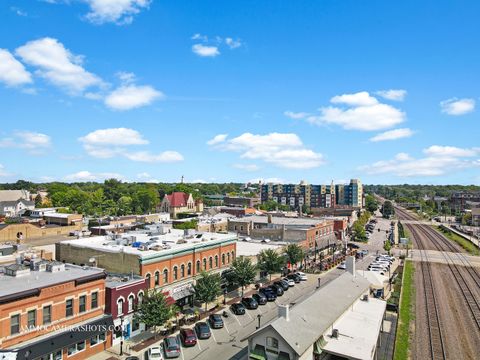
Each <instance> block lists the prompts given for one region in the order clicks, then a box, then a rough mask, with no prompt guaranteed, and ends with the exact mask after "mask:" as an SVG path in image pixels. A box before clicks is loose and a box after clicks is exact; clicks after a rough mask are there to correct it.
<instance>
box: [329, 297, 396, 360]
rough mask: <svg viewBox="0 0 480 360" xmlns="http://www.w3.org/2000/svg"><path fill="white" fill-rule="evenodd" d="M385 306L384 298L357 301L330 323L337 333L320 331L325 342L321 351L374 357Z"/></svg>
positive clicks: (347, 356)
mask: <svg viewBox="0 0 480 360" xmlns="http://www.w3.org/2000/svg"><path fill="white" fill-rule="evenodd" d="M386 306H387V303H386V302H385V301H383V300H378V299H374V298H369V299H368V301H357V302H356V303H355V304H354V305H353V306H352V307H351V308H350V310H348V311H347V312H346V313H345V314H344V315H343V316H342V317H341V318H340V319H339V320H337V321H336V322H335V324H334V325H333V328H334V329H338V337H337V338H333V337H331V336H330V335H331V333H329V334H326V335H324V339H325V340H326V341H327V344H326V345H325V346H324V347H323V351H325V352H328V353H330V354H333V355H337V356H341V357H345V358H348V359H362V360H364V359H374V356H375V350H376V346H377V339H378V336H379V334H380V329H381V325H382V321H383V315H384V313H385V309H386Z"/></svg>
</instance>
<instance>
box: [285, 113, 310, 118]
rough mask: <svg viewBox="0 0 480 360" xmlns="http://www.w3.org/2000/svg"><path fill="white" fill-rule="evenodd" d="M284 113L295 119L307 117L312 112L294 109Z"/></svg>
mask: <svg viewBox="0 0 480 360" xmlns="http://www.w3.org/2000/svg"><path fill="white" fill-rule="evenodd" d="M283 115H285V116H286V117H289V118H290V119H294V120H300V119H305V118H306V117H307V116H310V114H309V113H307V112H294V111H285V112H284V113H283Z"/></svg>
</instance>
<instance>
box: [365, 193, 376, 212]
mask: <svg viewBox="0 0 480 360" xmlns="http://www.w3.org/2000/svg"><path fill="white" fill-rule="evenodd" d="M365 209H367V210H368V211H369V212H371V213H375V211H377V209H378V202H377V200H376V199H375V197H374V196H372V195H370V194H369V195H367V196H366V197H365Z"/></svg>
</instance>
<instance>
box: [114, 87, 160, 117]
mask: <svg viewBox="0 0 480 360" xmlns="http://www.w3.org/2000/svg"><path fill="white" fill-rule="evenodd" d="M164 97H165V95H164V94H163V93H162V92H160V91H157V90H155V89H154V88H153V87H151V86H137V85H122V86H120V87H119V88H117V89H115V90H114V91H112V92H111V93H110V94H108V95H107V97H106V98H105V105H107V106H108V107H109V108H111V109H113V110H120V111H123V110H131V109H134V108H138V107H142V106H146V105H150V104H151V103H152V102H153V101H155V100H157V99H162V98H164Z"/></svg>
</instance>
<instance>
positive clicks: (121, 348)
mask: <svg viewBox="0 0 480 360" xmlns="http://www.w3.org/2000/svg"><path fill="white" fill-rule="evenodd" d="M120 331H121V340H120V356H122V355H123V315H122V316H120Z"/></svg>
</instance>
